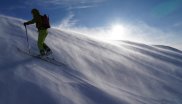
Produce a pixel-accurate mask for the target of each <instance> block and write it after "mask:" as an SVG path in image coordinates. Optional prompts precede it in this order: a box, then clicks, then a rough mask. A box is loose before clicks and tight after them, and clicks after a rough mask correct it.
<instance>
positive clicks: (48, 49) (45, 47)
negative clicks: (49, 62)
mask: <svg viewBox="0 0 182 104" xmlns="http://www.w3.org/2000/svg"><path fill="white" fill-rule="evenodd" d="M43 48H44V49H45V50H46V51H51V49H50V48H49V47H48V46H47V44H45V43H43Z"/></svg>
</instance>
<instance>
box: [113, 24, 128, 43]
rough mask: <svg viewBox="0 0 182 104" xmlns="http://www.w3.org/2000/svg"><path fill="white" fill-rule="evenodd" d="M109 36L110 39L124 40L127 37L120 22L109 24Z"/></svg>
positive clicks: (124, 28)
mask: <svg viewBox="0 0 182 104" xmlns="http://www.w3.org/2000/svg"><path fill="white" fill-rule="evenodd" d="M110 38H111V39H112V40H124V39H126V38H127V29H126V27H124V26H123V25H121V24H115V25H112V26H111V30H110Z"/></svg>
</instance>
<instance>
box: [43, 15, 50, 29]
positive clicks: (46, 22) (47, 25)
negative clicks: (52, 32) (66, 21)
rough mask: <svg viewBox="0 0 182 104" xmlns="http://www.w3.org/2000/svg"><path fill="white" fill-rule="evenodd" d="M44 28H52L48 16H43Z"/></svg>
mask: <svg viewBox="0 0 182 104" xmlns="http://www.w3.org/2000/svg"><path fill="white" fill-rule="evenodd" d="M42 27H44V28H46V29H47V28H50V27H51V26H50V23H49V17H48V16H47V15H46V14H44V15H43V16H42Z"/></svg>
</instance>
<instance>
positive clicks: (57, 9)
mask: <svg viewBox="0 0 182 104" xmlns="http://www.w3.org/2000/svg"><path fill="white" fill-rule="evenodd" d="M43 1H44V2H43ZM50 1H51V2H50ZM50 1H49V0H42V1H41V0H37V1H32V0H12V1H11V2H10V1H8V0H1V4H0V13H1V14H5V15H10V16H14V17H18V18H23V19H30V18H31V13H30V10H31V9H32V8H38V9H40V11H41V12H42V13H46V14H48V15H49V16H50V17H51V18H50V19H51V21H52V23H53V24H57V23H58V22H60V21H61V20H62V19H64V18H65V17H67V16H68V15H69V13H70V12H71V13H72V14H74V19H76V20H78V21H77V23H76V24H77V25H81V26H88V27H95V26H103V25H107V24H108V23H109V22H110V21H115V20H122V21H125V22H129V23H130V22H131V23H134V22H138V21H144V22H145V23H147V24H149V25H154V26H158V27H163V28H168V27H171V26H172V25H175V24H177V23H179V22H182V21H181V17H182V13H181V11H182V0H95V1H93V2H90V0H74V1H75V2H73V0H67V1H66V0H60V1H59V0H50ZM59 2H60V3H59Z"/></svg>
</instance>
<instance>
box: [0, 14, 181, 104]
mask: <svg viewBox="0 0 182 104" xmlns="http://www.w3.org/2000/svg"><path fill="white" fill-rule="evenodd" d="M23 22H24V20H21V19H17V18H12V17H7V16H0V48H1V51H0V104H182V89H181V88H182V52H181V51H180V50H177V49H174V48H172V47H168V46H161V45H157V46H149V45H145V44H140V43H134V42H129V41H117V42H114V43H112V44H110V43H105V42H100V41H98V40H94V39H91V38H89V37H86V36H84V35H80V34H75V33H72V32H64V31H60V30H56V29H50V30H49V35H48V37H47V40H46V43H47V44H48V45H49V46H50V47H51V48H52V50H53V52H54V57H55V58H56V59H57V60H60V61H62V62H64V63H65V64H66V66H61V67H59V66H55V65H52V64H49V63H47V62H44V61H41V60H39V59H35V58H32V57H30V56H27V55H25V54H22V53H20V52H18V51H17V49H16V48H17V47H19V48H21V49H24V50H27V43H26V36H25V29H24V26H23V25H22V23H23ZM28 35H29V41H30V44H31V52H34V53H36V52H37V53H38V49H37V46H36V40H37V30H36V29H35V27H34V26H28Z"/></svg>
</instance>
